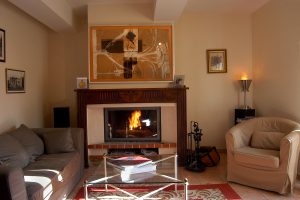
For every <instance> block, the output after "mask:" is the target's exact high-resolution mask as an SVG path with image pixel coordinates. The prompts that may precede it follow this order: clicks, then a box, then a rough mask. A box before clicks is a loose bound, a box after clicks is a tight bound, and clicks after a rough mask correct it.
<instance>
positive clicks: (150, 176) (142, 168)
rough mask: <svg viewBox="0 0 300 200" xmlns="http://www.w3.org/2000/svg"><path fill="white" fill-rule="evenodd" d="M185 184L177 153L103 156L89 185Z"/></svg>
mask: <svg viewBox="0 0 300 200" xmlns="http://www.w3.org/2000/svg"><path fill="white" fill-rule="evenodd" d="M169 183H174V184H183V183H184V180H182V179H180V177H179V176H178V170H177V155H157V156H144V155H143V156H106V155H105V156H103V161H102V162H101V163H100V164H99V166H98V167H96V169H95V172H94V173H93V175H92V176H90V177H89V178H88V179H87V181H86V184H87V185H103V184H169Z"/></svg>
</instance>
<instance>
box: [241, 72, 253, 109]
mask: <svg viewBox="0 0 300 200" xmlns="http://www.w3.org/2000/svg"><path fill="white" fill-rule="evenodd" d="M251 82H252V80H250V79H248V76H247V75H244V76H242V78H241V80H240V83H241V87H242V91H243V92H244V105H243V106H242V107H241V108H242V109H251V107H250V106H248V105H247V101H246V97H247V92H249V87H250V85H251Z"/></svg>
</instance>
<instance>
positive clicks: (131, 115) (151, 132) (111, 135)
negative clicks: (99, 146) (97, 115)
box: [104, 107, 161, 142]
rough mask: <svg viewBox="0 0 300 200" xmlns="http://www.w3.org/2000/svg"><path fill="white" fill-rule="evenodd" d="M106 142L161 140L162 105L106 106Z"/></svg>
mask: <svg viewBox="0 0 300 200" xmlns="http://www.w3.org/2000/svg"><path fill="white" fill-rule="evenodd" d="M104 140H105V142H124V141H126V142H143V141H144V142H149V141H155V142H160V140H161V126H160V107H138V108H137V107H120V108H104Z"/></svg>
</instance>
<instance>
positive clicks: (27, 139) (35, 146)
mask: <svg viewBox="0 0 300 200" xmlns="http://www.w3.org/2000/svg"><path fill="white" fill-rule="evenodd" d="M9 135H11V136H13V137H14V138H16V139H17V140H18V141H19V142H20V143H21V144H22V145H23V146H24V148H25V150H26V151H27V153H28V155H29V156H30V161H34V159H36V158H37V157H38V156H40V155H42V154H43V153H44V143H43V141H42V139H41V138H40V137H39V136H38V135H37V134H36V133H35V132H33V131H32V130H31V129H29V128H28V127H27V126H25V125H24V124H22V125H21V126H20V127H19V128H17V129H16V130H14V131H11V132H9Z"/></svg>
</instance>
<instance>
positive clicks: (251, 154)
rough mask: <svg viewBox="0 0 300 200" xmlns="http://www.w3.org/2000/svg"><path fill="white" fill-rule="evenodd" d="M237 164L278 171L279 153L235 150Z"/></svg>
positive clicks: (246, 148)
mask: <svg viewBox="0 0 300 200" xmlns="http://www.w3.org/2000/svg"><path fill="white" fill-rule="evenodd" d="M234 159H235V160H236V162H237V163H240V164H245V165H247V166H251V165H252V166H259V167H263V168H272V169H276V168H278V167H279V151H276V150H269V149H257V148H251V147H242V148H238V149H235V150H234Z"/></svg>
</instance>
